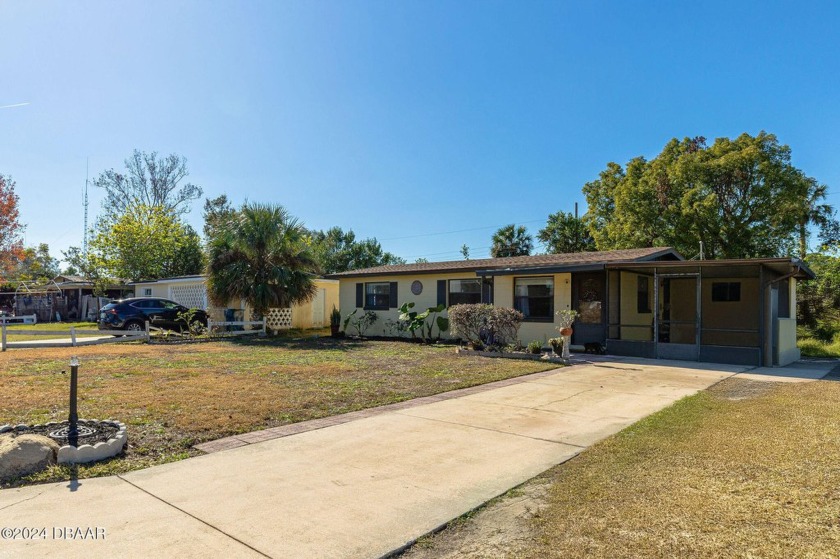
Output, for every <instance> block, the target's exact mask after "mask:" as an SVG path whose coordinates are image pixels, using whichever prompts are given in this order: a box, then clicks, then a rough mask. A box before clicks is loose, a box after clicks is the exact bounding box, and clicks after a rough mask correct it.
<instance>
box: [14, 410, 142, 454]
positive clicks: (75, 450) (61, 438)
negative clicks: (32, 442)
mask: <svg viewBox="0 0 840 559" xmlns="http://www.w3.org/2000/svg"><path fill="white" fill-rule="evenodd" d="M66 430H67V422H66V421H60V422H50V423H44V424H40V425H25V424H20V425H14V426H13V425H3V426H2V427H0V435H4V434H13V435H24V434H34V435H44V436H47V437H50V436H51V435H53V436H52V437H51V438H53V439H54V440H56V442H58V443H59V444H61V446H60V447H59V449H58V456H57V457H56V459H57V461H58V463H59V464H86V463H88V462H98V461H99V460H104V459H106V458H111V457H112V456H116V455H117V454H119V453H120V452H121V451H122V449H123V447H124V446H125V443H126V441H127V440H128V435H127V434H126V430H125V423H122V422H120V421H111V420H106V421H96V420H90V419H80V420H79V431H80V433H84V436H83V437H80V438H81V439H82V440H83V441H84V443H83V444H80V445H79V446H78V447H75V446H72V445H70V444H67V437H66ZM97 434H100V436H97ZM97 439H99V440H98V441H97ZM91 443H92V444H91Z"/></svg>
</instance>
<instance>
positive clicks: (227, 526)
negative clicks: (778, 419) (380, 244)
mask: <svg viewBox="0 0 840 559" xmlns="http://www.w3.org/2000/svg"><path fill="white" fill-rule="evenodd" d="M743 370H745V368H743V367H736V366H720V365H709V366H704V365H701V364H696V363H693V364H690V363H676V362H652V361H642V360H629V359H625V360H613V361H610V362H600V363H599V362H595V363H591V364H585V365H577V366H574V367H570V368H566V369H559V370H556V371H550V372H548V373H538V374H536V375H529V376H527V377H521V378H520V379H515V380H511V381H504V383H506V384H505V385H504V386H497V387H490V389H468V391H466V393H462V394H457V395H456V396H457V397H454V398H452V397H451V395H450V396H447V395H439V396H434V397H431V398H429V399H423V400H422V401H420V402H414V403H403V404H399V405H397V406H390V407H389V408H390V409H380V410H378V411H375V412H359V413H358V414H357V416H356V417H351V418H349V419H347V420H346V421H344V422H341V423H336V424H332V425H330V424H326V423H322V424H320V425H314V426H312V429H313V430H309V431H305V432H298V433H294V434H293V433H274V434H271V435H262V436H257V435H256V434H251V436H250V437H248V436H241V437H238V438H239V439H242V440H241V441H240V442H241V445H239V444H238V443H236V445H238V446H237V447H235V448H233V447H229V448H228V449H227V450H219V449H216V450H219V451H217V452H212V453H211V454H207V455H205V456H201V457H197V458H192V459H188V460H184V461H181V462H176V463H172V464H166V465H162V466H156V467H153V468H149V469H147V470H141V471H136V472H131V473H129V474H125V475H122V476H116V477H107V478H96V479H84V480H79V481H77V482H70V483H59V484H48V485H39V486H32V487H25V488H20V489H8V490H2V491H0V528H15V527H19V528H24V527H26V528H39V529H40V528H45V529H46V530H45V536H46V537H45V538H44V539H36V540H30V541H22V540H20V539H16V540H10V539H0V557H59V556H61V557H122V556H131V557H144V556H162V557H171V556H177V557H202V556H203V557H208V556H209V557H216V556H224V557H295V558H297V557H302V558H303V557H381V556H383V555H387V554H389V553H391V552H393V551H394V550H398V549H400V548H401V547H402V546H404V545H406V544H409V543H410V542H412V541H413V540H415V539H416V538H418V537H420V536H422V535H424V534H426V533H428V532H429V531H431V530H434V529H436V528H438V527H440V526H441V525H443V524H445V523H447V522H448V521H450V520H452V519H454V518H456V517H458V516H460V515H462V514H464V513H465V512H468V511H469V510H471V509H473V508H475V507H477V506H479V505H481V504H482V503H484V502H486V501H487V500H489V499H491V498H493V497H495V496H497V495H500V494H502V493H504V492H506V491H507V490H509V489H511V488H512V487H515V486H516V485H518V484H520V483H523V482H524V481H526V480H528V479H530V478H532V477H534V476H535V475H537V474H539V473H541V472H543V471H545V470H546V469H548V468H550V467H552V466H554V465H555V464H559V463H561V462H564V461H566V460H568V459H569V458H571V457H573V456H575V455H576V454H578V453H579V452H580V451H581V450H583V449H584V448H586V447H587V446H589V445H591V444H593V443H594V442H596V441H598V440H600V439H602V438H604V437H606V436H608V435H610V434H612V433H615V432H617V431H619V430H620V429H622V428H624V427H626V426H627V425H630V424H632V423H634V422H635V421H637V420H639V419H640V418H642V417H645V416H646V415H649V414H650V413H653V412H655V411H657V410H659V409H661V408H663V407H665V406H667V405H669V404H670V403H672V402H673V401H675V400H677V399H679V398H682V397H684V396H686V395H689V394H692V393H694V392H696V391H698V390H702V389H704V388H706V387H708V386H709V385H711V384H714V383H715V382H718V381H719V380H722V379H724V378H726V377H728V376H731V375H732V374H735V373H738V372H741V371H743ZM773 380H776V379H773ZM462 392H464V391H462ZM348 415H352V414H348ZM339 417H340V416H339ZM330 420H333V421H337V420H336V419H334V418H330ZM330 420H324V421H330ZM289 428H290V429H291V428H292V426H289ZM298 428H300V427H298ZM281 429H282V428H281ZM261 433H265V432H261ZM129 436H130V435H129ZM275 436H276V438H274V437H275ZM266 437H268V438H266ZM249 439H250V440H249ZM218 446H220V447H222V446H223V445H218ZM208 450H213V449H208ZM70 528H81V529H82V530H81V531H75V532H74V531H72V530H69V529H70ZM88 528H89V529H90V530H89V531H87V532H85V529H88ZM56 529H58V532H57V533H56ZM97 529H99V530H97ZM68 533H70V534H71V535H88V538H89V539H84V540H80V539H78V538H77V539H72V540H70V539H68V538H67V534H68ZM98 533H104V539H103V538H102V537H97V538H96V539H92V538H93V537H94V536H95V535H96V534H98ZM18 537H20V536H18ZM39 537H40V532H39Z"/></svg>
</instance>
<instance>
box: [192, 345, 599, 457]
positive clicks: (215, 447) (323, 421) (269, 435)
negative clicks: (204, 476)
mask: <svg viewBox="0 0 840 559" xmlns="http://www.w3.org/2000/svg"><path fill="white" fill-rule="evenodd" d="M588 363H589V362H588V361H583V360H581V361H573V362H572V363H570V364H569V365H567V366H566V367H570V366H574V365H583V364H588ZM566 367H554V368H552V369H549V370H547V371H540V372H538V373H529V374H527V375H521V376H518V377H512V378H508V379H502V380H496V381H493V382H488V383H485V384H477V385H475V386H470V387H467V388H459V389H457V390H450V391H448V392H441V393H439V394H433V395H431V396H422V397H420V398H413V399H411V400H404V401H402V402H396V403H393V404H386V405H384V406H376V407H373V408H367V409H363V410H358V411H354V412H349V413H343V414H340V415H331V416H328V417H322V418H320V419H310V420H308V421H299V422H297V423H290V424H288V425H281V426H279V427H271V428H269V429H262V430H259V431H251V432H249V433H242V434H241V435H233V436H230V437H224V438H221V439H215V440H212V441H208V442H206V443H201V444H197V445H195V446H193V448H195V449H197V450H200V451H202V452H204V453H206V454H210V453H213V452H221V451H223V450H229V449H232V448H239V447H241V446H246V445H249V444H254V443H261V442H263V441H270V440H272V439H279V438H282V437H288V436H291V435H297V434H299V433H306V432H308V431H315V430H316V429H323V428H324V427H329V426H331V425H339V424H341V423H348V422H350V421H355V420H357V419H364V418H367V417H374V416H376V415H381V414H383V413H388V412H393V411H397V410H404V409H408V408H413V407H416V406H422V405H425V404H431V403H433V402H440V401H443V400H452V399H455V398H461V397H462V396H469V395H470V394H477V393H479V392H486V391H488V390H493V389H496V388H502V387H505V386H511V385H513V384H520V383H523V382H527V381H530V380H534V379H538V378H542V377H546V376H550V375H554V374H556V373H557V371H559V370H562V369H564V368H566Z"/></svg>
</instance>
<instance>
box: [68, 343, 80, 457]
mask: <svg viewBox="0 0 840 559" xmlns="http://www.w3.org/2000/svg"><path fill="white" fill-rule="evenodd" d="M78 381H79V358H78V357H76V356H75V355H74V356H73V357H71V358H70V417H69V418H68V422H69V426H68V428H67V443H68V444H70V446H75V447H78V446H79V414H78V412H77V410H76V386H77V384H78Z"/></svg>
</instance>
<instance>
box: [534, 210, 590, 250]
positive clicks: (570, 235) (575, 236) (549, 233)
mask: <svg viewBox="0 0 840 559" xmlns="http://www.w3.org/2000/svg"><path fill="white" fill-rule="evenodd" d="M537 239H539V240H540V241H542V242H543V243H544V244H545V246H546V250H547V251H548V252H549V253H550V254H564V253H569V252H585V251H591V250H595V239H593V238H592V235H590V234H589V227H588V226H587V225H586V222H585V221H584V220H583V219H581V218H578V217H575V216H574V215H573V214H571V213H567V212H563V211H560V212H557V213H553V214H550V215H549V216H548V222H547V223H546V225H545V227H544V228H543V229H540V231H539V232H538V233H537Z"/></svg>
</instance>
